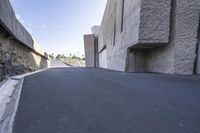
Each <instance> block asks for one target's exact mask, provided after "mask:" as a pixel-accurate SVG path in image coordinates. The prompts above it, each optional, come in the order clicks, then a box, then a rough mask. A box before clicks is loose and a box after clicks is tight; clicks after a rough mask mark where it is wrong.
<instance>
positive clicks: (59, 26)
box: [56, 25, 67, 29]
mask: <svg viewBox="0 0 200 133" xmlns="http://www.w3.org/2000/svg"><path fill="white" fill-rule="evenodd" d="M56 28H60V29H66V28H67V26H65V25H56Z"/></svg>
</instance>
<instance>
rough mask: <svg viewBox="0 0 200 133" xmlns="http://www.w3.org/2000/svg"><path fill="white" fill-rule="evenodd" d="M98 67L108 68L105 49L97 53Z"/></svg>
mask: <svg viewBox="0 0 200 133" xmlns="http://www.w3.org/2000/svg"><path fill="white" fill-rule="evenodd" d="M99 67H100V68H108V66H107V50H106V49H105V50H103V51H102V52H101V53H100V54H99Z"/></svg>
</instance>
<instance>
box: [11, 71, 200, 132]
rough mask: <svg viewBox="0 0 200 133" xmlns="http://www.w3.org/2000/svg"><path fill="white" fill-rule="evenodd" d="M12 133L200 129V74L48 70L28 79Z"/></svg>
mask: <svg viewBox="0 0 200 133" xmlns="http://www.w3.org/2000/svg"><path fill="white" fill-rule="evenodd" d="M14 133H200V77H198V76H172V75H159V74H128V73H122V72H114V71H108V70H102V69H92V68H55V69H49V70H46V71H43V72H41V73H37V74H34V75H31V76H28V77H26V78H25V81H24V86H23V88H22V94H21V98H20V103H19V108H18V112H17V116H16V120H15V123H14Z"/></svg>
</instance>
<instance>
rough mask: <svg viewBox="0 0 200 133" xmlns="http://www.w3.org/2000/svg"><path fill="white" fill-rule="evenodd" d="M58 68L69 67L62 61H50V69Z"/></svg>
mask: <svg viewBox="0 0 200 133" xmlns="http://www.w3.org/2000/svg"><path fill="white" fill-rule="evenodd" d="M58 67H69V65H66V64H65V63H63V61H61V60H57V59H54V60H51V61H50V68H58Z"/></svg>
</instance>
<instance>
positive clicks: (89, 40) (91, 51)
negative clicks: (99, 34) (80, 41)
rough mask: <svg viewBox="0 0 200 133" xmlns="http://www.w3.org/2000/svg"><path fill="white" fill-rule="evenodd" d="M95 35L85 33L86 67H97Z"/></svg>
mask: <svg viewBox="0 0 200 133" xmlns="http://www.w3.org/2000/svg"><path fill="white" fill-rule="evenodd" d="M95 45H96V44H95V35H94V34H90V35H84V46H85V58H86V67H95V64H96V62H95Z"/></svg>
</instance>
